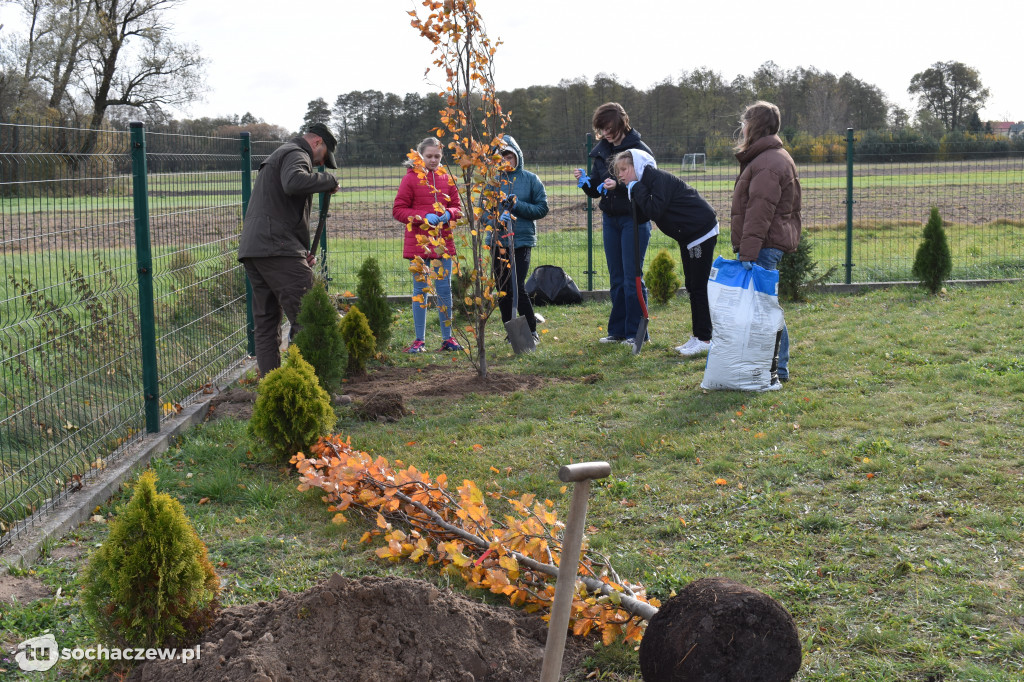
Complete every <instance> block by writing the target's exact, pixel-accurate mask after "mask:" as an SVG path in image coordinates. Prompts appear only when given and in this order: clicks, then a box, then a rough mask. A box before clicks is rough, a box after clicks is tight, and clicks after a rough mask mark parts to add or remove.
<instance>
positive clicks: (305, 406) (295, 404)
mask: <svg viewBox="0 0 1024 682" xmlns="http://www.w3.org/2000/svg"><path fill="white" fill-rule="evenodd" d="M336 422H337V416H336V415H335V414H334V410H333V409H332V408H331V397H330V396H329V395H328V394H327V391H325V390H324V389H322V388H321V387H320V384H319V383H318V382H317V378H316V374H315V373H314V372H313V367H312V366H311V365H310V364H309V363H308V362H306V361H305V360H304V359H303V358H302V352H301V351H300V350H299V348H298V346H296V345H295V344H292V345H291V346H289V347H288V353H287V355H286V357H285V361H284V363H283V364H282V365H281V366H280V367H278V368H277V369H274V370H271V371H270V372H268V373H267V376H265V377H263V380H262V381H260V383H259V385H258V386H257V387H256V404H255V405H253V410H252V419H250V420H249V432H250V433H251V434H252V435H253V437H254V438H256V439H257V440H259V441H261V442H262V443H264V444H265V445H266V446H267V447H269V448H270V449H271V450H272V451H274V452H275V453H276V454H278V455H280V456H282V457H283V458H284V459H285V460H287V459H289V458H290V457H291V456H292V455H294V454H295V453H296V452H300V451H305V450H308V449H309V447H310V446H311V445H312V444H313V443H315V442H316V441H317V439H318V438H320V437H321V436H326V435H327V434H328V433H330V432H331V429H332V428H334V424H335V423H336Z"/></svg>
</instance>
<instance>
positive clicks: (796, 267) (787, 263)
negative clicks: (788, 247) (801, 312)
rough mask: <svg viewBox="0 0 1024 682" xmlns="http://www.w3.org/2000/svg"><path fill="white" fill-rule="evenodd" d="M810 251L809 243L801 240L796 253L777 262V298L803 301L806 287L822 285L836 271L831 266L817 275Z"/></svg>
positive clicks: (787, 255)
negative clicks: (823, 272)
mask: <svg viewBox="0 0 1024 682" xmlns="http://www.w3.org/2000/svg"><path fill="white" fill-rule="evenodd" d="M812 250H813V247H812V246H811V243H810V241H808V240H806V239H801V240H800V243H799V244H797V247H796V251H794V252H793V253H787V254H785V255H784V256H783V257H782V260H780V261H779V298H781V299H783V300H786V301H803V300H804V299H805V298H806V296H805V292H806V291H807V289H808V287H812V286H817V285H819V284H823V283H824V282H826V281H827V280H828V278H829V277H831V276H832V273H834V272H835V271H836V266H834V265H833V266H832V267H831V268H829V269H828V272H826V273H825V274H823V275H819V274H817V268H818V264H817V262H815V261H814V260H812V259H811V251H812Z"/></svg>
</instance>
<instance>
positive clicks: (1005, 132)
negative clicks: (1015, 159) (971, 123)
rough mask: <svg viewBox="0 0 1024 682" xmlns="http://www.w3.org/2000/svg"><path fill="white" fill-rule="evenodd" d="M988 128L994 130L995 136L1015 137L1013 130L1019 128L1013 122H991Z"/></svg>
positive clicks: (987, 125)
mask: <svg viewBox="0 0 1024 682" xmlns="http://www.w3.org/2000/svg"><path fill="white" fill-rule="evenodd" d="M986 127H988V128H991V129H992V134H993V135H999V136H1000V137H1013V129H1014V128H1015V127H1017V124H1016V123H1014V122H1013V121H989V122H988V123H987V124H986Z"/></svg>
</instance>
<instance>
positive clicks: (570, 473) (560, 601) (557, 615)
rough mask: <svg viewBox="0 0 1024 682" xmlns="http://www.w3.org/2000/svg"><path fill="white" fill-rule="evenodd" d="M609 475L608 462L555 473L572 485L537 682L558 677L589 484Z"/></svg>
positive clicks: (549, 681) (573, 466) (568, 467)
mask: <svg viewBox="0 0 1024 682" xmlns="http://www.w3.org/2000/svg"><path fill="white" fill-rule="evenodd" d="M611 472H612V468H611V465H610V464H608V462H580V463H579V464H567V465H566V466H563V467H562V468H561V469H559V470H558V478H559V480H561V481H563V482H565V483H574V484H575V485H574V486H573V491H572V503H571V504H570V506H569V515H568V516H567V517H566V520H565V533H564V534H563V535H562V558H561V561H560V562H559V572H558V579H557V580H556V581H555V599H554V601H553V602H552V604H551V619H550V621H549V624H548V641H547V644H546V645H545V647H544V664H543V665H542V666H541V671H540V682H557V680H558V673H559V672H560V671H561V669H562V654H563V653H565V637H566V634H567V632H568V630H569V614H570V611H571V609H572V597H573V594H574V593H575V592H576V572H577V570H578V567H579V563H580V548H581V547H582V545H583V525H584V523H585V522H586V520H587V498H588V497H589V495H590V481H591V480H592V479H595V478H605V477H607V476H608V475H609V474H610V473H611Z"/></svg>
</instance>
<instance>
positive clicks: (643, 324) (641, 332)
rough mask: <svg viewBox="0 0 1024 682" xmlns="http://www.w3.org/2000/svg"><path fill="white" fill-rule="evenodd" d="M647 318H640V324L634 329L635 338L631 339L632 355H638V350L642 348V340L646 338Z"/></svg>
mask: <svg viewBox="0 0 1024 682" xmlns="http://www.w3.org/2000/svg"><path fill="white" fill-rule="evenodd" d="M647 322H648V320H647V318H646V317H641V318H640V324H638V325H637V327H636V336H634V337H633V355H639V354H640V349H641V348H643V347H644V340H645V339H646V338H647Z"/></svg>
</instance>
